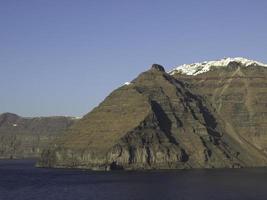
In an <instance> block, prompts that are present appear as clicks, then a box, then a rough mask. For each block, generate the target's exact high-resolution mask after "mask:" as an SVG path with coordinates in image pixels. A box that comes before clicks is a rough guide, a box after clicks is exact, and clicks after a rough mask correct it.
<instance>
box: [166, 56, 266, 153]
mask: <svg viewBox="0 0 267 200" xmlns="http://www.w3.org/2000/svg"><path fill="white" fill-rule="evenodd" d="M189 69H191V71H190V70H189ZM170 74H172V75H173V76H174V77H175V78H176V79H179V80H181V81H183V82H185V83H186V84H187V86H188V87H189V88H190V89H191V90H192V91H193V92H194V93H196V94H198V95H201V96H202V97H204V98H205V99H206V100H207V101H208V102H209V103H210V104H211V105H212V107H213V108H214V109H215V110H216V113H217V114H218V115H219V116H220V117H221V118H222V120H223V123H224V126H225V129H226V131H227V133H228V134H229V135H231V136H232V137H234V138H236V140H239V142H240V143H241V144H242V146H244V147H245V148H246V149H249V151H250V152H252V151H255V154H257V155H259V154H262V155H263V156H264V157H265V156H266V153H267V65H266V64H263V63H260V62H256V61H252V60H248V59H245V58H227V59H223V60H219V61H211V62H204V63H196V64H192V65H182V66H180V67H178V68H176V69H174V70H172V71H171V72H170Z"/></svg>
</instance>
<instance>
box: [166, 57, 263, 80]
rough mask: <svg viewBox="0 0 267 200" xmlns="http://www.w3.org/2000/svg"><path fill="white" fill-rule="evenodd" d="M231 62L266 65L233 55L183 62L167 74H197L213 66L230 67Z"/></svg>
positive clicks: (248, 65)
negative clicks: (212, 59) (191, 62)
mask: <svg viewBox="0 0 267 200" xmlns="http://www.w3.org/2000/svg"><path fill="white" fill-rule="evenodd" d="M232 64H236V65H240V66H243V67H251V66H261V67H267V64H264V63H261V62H258V61H254V60H250V59H247V58H243V57H235V58H223V59H221V60H215V61H204V62H201V63H193V64H183V65H180V66H176V67H174V69H173V70H171V71H170V72H169V74H171V75H173V74H176V73H181V74H186V75H193V76H195V75H198V74H202V73H205V72H208V71H210V70H212V69H214V68H220V67H230V66H231V65H232Z"/></svg>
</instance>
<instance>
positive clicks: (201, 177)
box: [0, 160, 267, 200]
mask: <svg viewBox="0 0 267 200" xmlns="http://www.w3.org/2000/svg"><path fill="white" fill-rule="evenodd" d="M34 165H35V161H34V160H0V200H39V199H40V200H150V199H151V200H267V168H252V169H209V170H208V169H204V170H171V171H110V172H95V171H88V170H72V169H47V168H36V167H34Z"/></svg>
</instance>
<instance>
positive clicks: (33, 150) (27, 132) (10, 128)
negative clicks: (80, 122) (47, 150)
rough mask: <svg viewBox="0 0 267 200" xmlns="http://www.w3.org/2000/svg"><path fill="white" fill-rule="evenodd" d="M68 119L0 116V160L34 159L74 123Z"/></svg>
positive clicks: (10, 114) (7, 114)
mask: <svg viewBox="0 0 267 200" xmlns="http://www.w3.org/2000/svg"><path fill="white" fill-rule="evenodd" d="M74 121H75V120H74V119H72V118H69V117H37V118H23V117H20V116H18V115H15V114H12V113H4V114H1V115H0V159H3V158H4V159H9V158H35V157H39V156H40V152H41V151H42V149H43V148H44V147H47V144H48V143H49V142H51V141H52V140H54V139H55V138H56V137H58V136H59V135H60V134H62V133H63V132H64V131H65V130H66V129H67V128H68V127H69V126H71V125H72V124H73V123H74Z"/></svg>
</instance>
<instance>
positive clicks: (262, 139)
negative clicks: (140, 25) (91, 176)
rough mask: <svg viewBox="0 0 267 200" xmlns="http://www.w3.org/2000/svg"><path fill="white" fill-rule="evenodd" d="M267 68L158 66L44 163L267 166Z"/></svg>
mask: <svg viewBox="0 0 267 200" xmlns="http://www.w3.org/2000/svg"><path fill="white" fill-rule="evenodd" d="M266 69H267V68H266ZM266 69H265V68H263V67H261V66H251V67H247V66H246V67H244V66H242V65H241V64H240V63H234V62H231V63H230V65H229V66H227V67H226V68H225V67H224V68H216V69H214V70H209V71H207V72H205V73H201V74H197V75H194V76H193V75H186V74H183V73H179V71H177V72H175V73H170V74H171V75H170V74H169V73H166V72H165V71H164V68H163V67H162V66H160V65H153V66H152V68H151V69H150V70H148V71H146V72H144V73H142V74H140V75H139V76H138V77H137V78H136V79H134V80H133V81H132V82H131V83H130V84H126V85H124V86H122V87H120V88H118V89H117V90H115V91H114V92H112V93H111V94H110V95H109V96H108V97H107V98H106V99H105V100H104V101H103V102H102V103H101V104H100V105H99V106H98V107H96V108H95V109H94V110H93V111H92V112H90V113H88V114H87V115H85V116H84V117H83V118H82V119H81V120H79V121H78V122H77V123H75V124H74V125H73V126H71V127H70V128H69V129H68V130H67V131H66V132H65V133H64V135H63V136H61V137H59V138H57V139H56V140H55V141H54V142H52V143H51V144H50V147H49V148H46V149H45V150H44V151H43V152H42V155H41V159H40V160H39V162H38V166H41V167H71V168H86V169H99V170H109V169H184V168H223V167H228V168H231V167H254V166H266V165H267V156H266V153H265V149H266V147H267V144H266V141H267V140H266V135H267V134H266V120H267V118H266V113H267V110H266V100H267V99H266V98H265V97H267V95H266V84H267V82H266V78H267V74H266Z"/></svg>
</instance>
